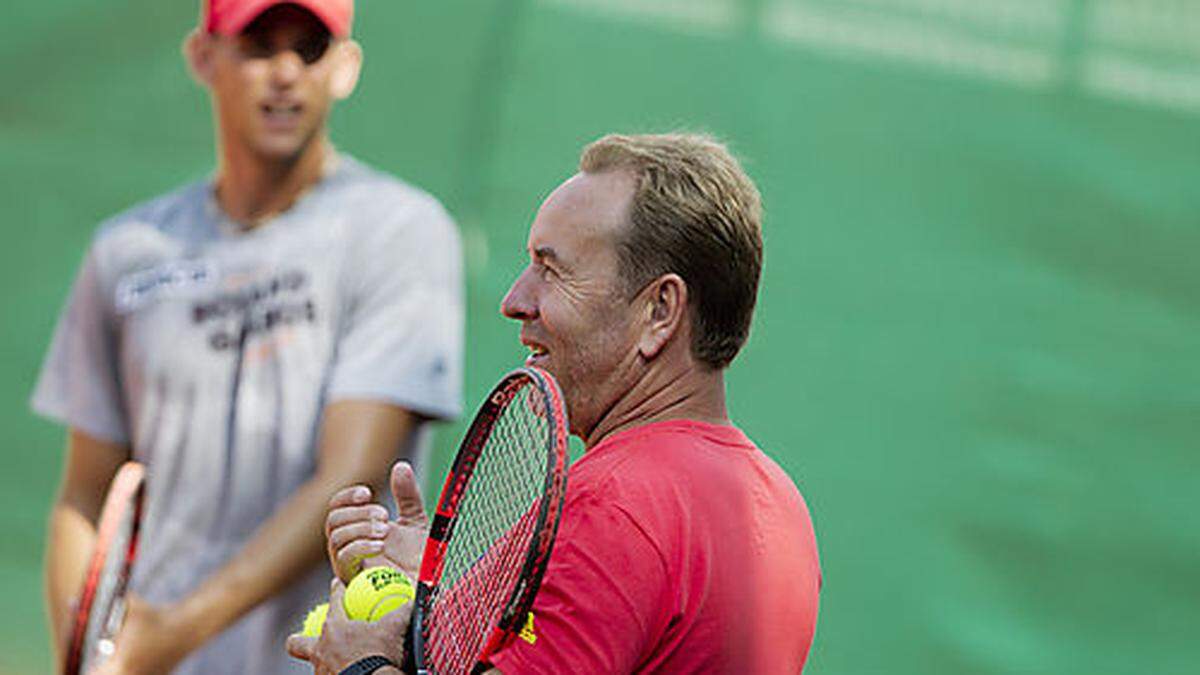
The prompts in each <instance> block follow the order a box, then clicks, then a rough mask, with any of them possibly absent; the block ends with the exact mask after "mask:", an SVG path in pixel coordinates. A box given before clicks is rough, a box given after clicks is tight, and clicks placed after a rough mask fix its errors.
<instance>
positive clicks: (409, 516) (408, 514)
mask: <svg viewBox="0 0 1200 675" xmlns="http://www.w3.org/2000/svg"><path fill="white" fill-rule="evenodd" d="M391 483H392V497H393V498H394V499H395V500H396V520H397V521H399V522H401V523H414V522H424V521H425V520H426V516H425V503H424V502H423V501H422V500H421V489H420V488H419V487H417V476H416V474H414V473H413V468H412V465H411V464H409V463H408V462H406V461H404V460H400V461H399V462H396V464H395V465H394V466H392V480H391Z"/></svg>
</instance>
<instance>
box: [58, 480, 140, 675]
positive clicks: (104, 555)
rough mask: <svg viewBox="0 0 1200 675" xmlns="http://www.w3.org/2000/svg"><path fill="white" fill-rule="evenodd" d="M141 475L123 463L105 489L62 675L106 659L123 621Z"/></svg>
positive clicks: (78, 672)
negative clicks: (93, 544)
mask: <svg viewBox="0 0 1200 675" xmlns="http://www.w3.org/2000/svg"><path fill="white" fill-rule="evenodd" d="M144 475H145V470H144V467H143V466H142V465H141V464H138V463H137V462H126V463H125V464H123V465H121V468H120V469H118V470H117V474H116V476H114V477H113V480H112V484H111V485H110V486H109V488H108V496H107V497H106V498H105V500H104V510H103V511H102V512H101V513H100V524H99V527H98V529H97V532H96V547H95V549H94V550H93V552H92V559H91V562H90V563H89V564H88V570H87V577H85V578H84V582H83V591H82V593H81V594H80V596H79V604H78V606H77V607H76V609H75V622H74V625H73V627H72V629H71V642H70V645H69V646H68V649H67V658H66V667H65V668H64V669H63V673H64V674H65V675H81V674H82V673H87V672H88V671H90V670H92V669H93V668H95V667H96V666H97V665H99V664H100V663H101V662H103V661H104V660H105V659H106V658H108V657H109V656H110V655H111V654H112V651H113V639H114V638H115V637H116V634H117V631H119V630H120V629H121V621H122V620H123V619H124V617H125V589H126V586H127V585H128V583H129V573H130V570H132V568H133V561H134V558H135V557H136V556H137V550H138V531H139V529H140V526H141V521H142V495H143V493H144V490H143V484H142V478H143V476H144Z"/></svg>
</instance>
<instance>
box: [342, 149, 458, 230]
mask: <svg viewBox="0 0 1200 675" xmlns="http://www.w3.org/2000/svg"><path fill="white" fill-rule="evenodd" d="M341 163H342V164H341V166H340V167H339V168H338V171H337V173H336V174H335V175H334V176H333V177H332V178H331V179H330V180H331V183H330V185H329V189H330V195H331V197H332V198H334V199H337V200H339V201H341V202H344V203H347V204H354V205H355V209H356V210H357V211H358V213H359V215H360V216H362V217H361V218H358V219H356V220H358V222H360V223H363V224H364V225H366V226H368V227H370V228H372V229H374V230H380V229H383V230H393V231H407V232H409V233H410V234H411V233H412V232H414V231H416V232H429V233H432V234H440V235H443V236H446V235H452V234H454V233H455V232H456V228H455V226H454V221H453V219H452V218H451V217H450V214H449V213H448V212H447V211H446V208H445V207H444V206H443V205H442V203H441V202H440V201H438V199H437V198H436V197H434V196H433V195H431V194H429V193H428V192H426V191H425V190H423V189H421V188H419V187H417V186H415V185H412V184H411V183H408V182H407V181H404V180H402V179H400V178H397V177H395V176H393V175H391V174H388V173H385V172H383V171H380V170H379V169H376V168H374V167H371V166H369V165H368V164H366V163H364V162H361V161H359V160H357V159H355V158H353V157H350V156H349V155H342V156H341Z"/></svg>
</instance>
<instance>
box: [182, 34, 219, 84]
mask: <svg viewBox="0 0 1200 675" xmlns="http://www.w3.org/2000/svg"><path fill="white" fill-rule="evenodd" d="M215 47H216V44H215V43H214V42H213V37H212V36H211V35H209V34H208V33H205V32H204V31H202V30H200V29H199V28H196V29H193V30H192V32H190V33H188V34H187V37H185V38H184V39H183V60H184V62H185V63H186V64H187V68H188V72H189V73H191V75H192V79H193V80H195V81H196V82H197V83H198V84H199V85H200V86H202V87H211V86H212V81H213V49H214V48H215Z"/></svg>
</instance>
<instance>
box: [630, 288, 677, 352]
mask: <svg viewBox="0 0 1200 675" xmlns="http://www.w3.org/2000/svg"><path fill="white" fill-rule="evenodd" d="M640 295H642V296H643V297H644V298H645V300H644V302H645V303H646V305H645V307H646V314H645V315H644V317H645V325H644V326H643V328H642V336H641V339H639V340H638V351H639V352H640V353H641V355H642V357H643V358H645V359H647V360H649V359H653V358H654V357H655V356H658V354H660V353H661V352H662V351H663V349H665V348H666V346H667V345H668V344H670V342H671V340H672V339H675V338H676V337H677V336H680V335H683V334H685V332H686V331H684V330H683V327H684V326H683V324H684V322H685V321H687V307H688V289H687V284H686V283H684V281H683V278H682V277H680V276H679V275H678V274H674V273H672V274H664V275H662V276H660V277H659V278H657V279H655V280H654V281H652V282H650V284H649V285H648V286H647V287H646V288H645V289H643V290H642V293H641V294H640Z"/></svg>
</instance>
